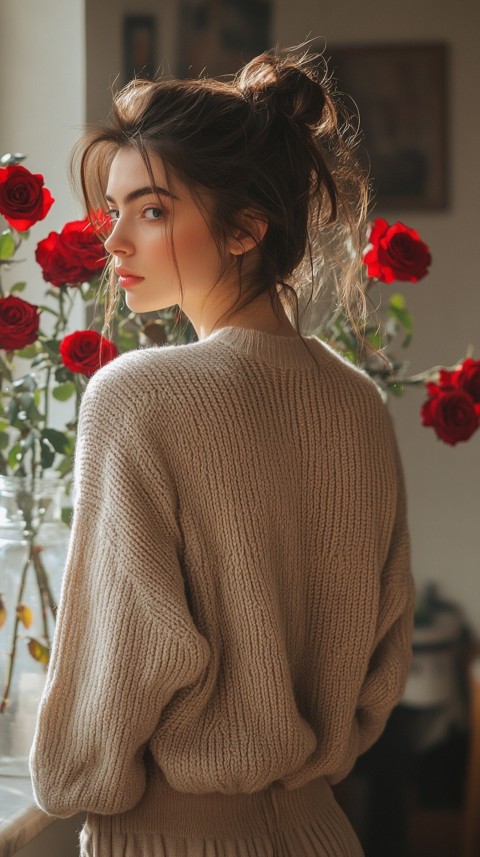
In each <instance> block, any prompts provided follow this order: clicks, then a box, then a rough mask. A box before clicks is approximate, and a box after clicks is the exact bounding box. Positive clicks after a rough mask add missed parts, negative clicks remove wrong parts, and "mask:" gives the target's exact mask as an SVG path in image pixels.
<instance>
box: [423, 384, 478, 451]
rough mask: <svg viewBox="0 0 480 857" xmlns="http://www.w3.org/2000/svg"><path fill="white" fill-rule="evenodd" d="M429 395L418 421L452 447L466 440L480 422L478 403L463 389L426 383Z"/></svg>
mask: <svg viewBox="0 0 480 857" xmlns="http://www.w3.org/2000/svg"><path fill="white" fill-rule="evenodd" d="M426 387H427V390H428V392H429V393H430V398H429V399H427V401H426V402H424V404H423V406H422V411H421V413H422V423H423V425H424V426H431V427H432V428H433V429H434V430H435V432H436V433H437V435H438V437H439V438H441V439H442V440H444V441H445V443H449V444H450V445H451V446H454V445H455V444H456V443H458V442H459V441H462V440H468V439H469V438H470V437H471V436H472V434H474V433H475V432H476V430H477V429H478V427H479V425H480V405H476V404H475V402H474V401H473V399H472V397H471V396H469V395H468V393H466V392H465V391H464V390H461V389H458V388H457V389H455V388H453V387H445V388H442V387H438V386H437V385H436V384H426Z"/></svg>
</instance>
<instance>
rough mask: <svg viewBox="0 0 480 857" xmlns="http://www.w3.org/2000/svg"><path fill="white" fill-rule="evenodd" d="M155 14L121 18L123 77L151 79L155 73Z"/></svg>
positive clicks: (127, 79)
mask: <svg viewBox="0 0 480 857" xmlns="http://www.w3.org/2000/svg"><path fill="white" fill-rule="evenodd" d="M156 29H157V28H156V19H155V15H125V17H124V19H123V78H124V81H123V82H124V83H128V81H129V80H132V79H133V78H134V77H140V78H147V79H148V80H151V79H152V78H153V77H154V76H155V73H156V70H157V64H156Z"/></svg>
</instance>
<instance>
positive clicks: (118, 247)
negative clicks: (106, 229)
mask: <svg viewBox="0 0 480 857" xmlns="http://www.w3.org/2000/svg"><path fill="white" fill-rule="evenodd" d="M104 247H105V250H106V251H107V253H110V255H111V256H127V255H129V254H130V253H132V242H131V241H130V240H129V238H128V236H127V235H126V234H125V228H124V227H123V226H121V224H120V221H119V220H117V221H115V223H114V226H113V229H112V231H111V232H110V235H109V236H108V238H107V240H106V241H105V244H104Z"/></svg>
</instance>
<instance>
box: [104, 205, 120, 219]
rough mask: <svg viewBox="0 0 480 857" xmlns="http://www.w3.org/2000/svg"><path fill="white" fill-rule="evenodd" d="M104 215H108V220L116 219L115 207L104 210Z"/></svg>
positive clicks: (117, 216) (117, 214)
mask: <svg viewBox="0 0 480 857" xmlns="http://www.w3.org/2000/svg"><path fill="white" fill-rule="evenodd" d="M105 215H106V217H109V218H110V220H118V218H119V213H118V211H117V209H116V208H108V209H107V211H106V212H105Z"/></svg>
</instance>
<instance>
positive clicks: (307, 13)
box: [87, 0, 480, 633]
mask: <svg viewBox="0 0 480 857" xmlns="http://www.w3.org/2000/svg"><path fill="white" fill-rule="evenodd" d="M176 2H177V0H168V2H167V0H164V2H155V0H137V2H136V3H135V4H134V3H133V2H128V0H115V2H114V3H113V2H112V3H108V4H107V3H105V2H104V3H98V0H87V13H88V14H87V49H88V116H89V118H90V119H97V118H100V117H103V116H104V115H105V114H106V112H107V110H108V105H109V95H108V82H109V80H113V78H114V76H115V74H116V73H118V72H121V20H122V15H123V14H124V13H125V12H129V11H130V12H132V11H138V12H155V11H156V13H157V15H158V24H159V51H160V53H159V58H160V60H166V61H167V63H168V62H169V63H170V64H171V65H172V67H173V68H174V56H175V47H176V42H177V38H178V36H179V35H181V34H177V21H176V14H175V9H176ZM272 2H273V0H272ZM479 32H480V4H479V3H478V0H458V2H456V3H452V2H451V0H404V2H403V3H401V4H398V3H397V2H396V0H382V2H379V0H370V2H363V3H360V2H359V0H335V2H332V0H329V2H328V3H327V2H318V0H317V2H312V0H295V3H294V4H293V3H292V2H291V0H276V3H275V15H274V33H273V38H272V43H273V42H276V41H278V42H279V43H280V44H282V45H284V46H285V45H293V44H296V43H299V42H301V41H302V40H304V39H305V38H306V37H318V38H319V39H326V41H327V44H328V43H330V44H334V43H335V44H341V43H345V44H348V43H368V42H370V43H371V42H375V43H385V44H387V43H391V42H412V41H415V42H418V41H445V42H446V43H447V44H448V45H449V47H450V59H451V85H450V93H449V100H450V109H449V134H450V148H451V157H450V161H451V163H450V170H451V204H450V207H449V209H448V210H446V211H437V212H424V213H419V212H408V213H407V212H401V219H402V220H404V221H406V222H407V223H408V224H409V225H410V226H413V227H415V228H417V229H418V230H419V231H420V234H421V235H422V237H423V239H424V240H425V241H427V243H428V244H429V245H430V247H431V250H432V254H433V266H432V269H431V274H430V275H429V276H428V278H427V279H425V280H423V281H421V282H420V283H419V284H417V285H407V286H405V288H404V289H403V292H404V294H405V295H406V298H407V301H408V305H409V306H410V308H411V310H412V312H413V314H414V321H415V334H414V340H413V343H412V346H411V347H410V348H409V349H408V352H406V356H407V357H408V358H409V359H410V361H411V367H412V371H414V372H417V371H421V370H422V369H425V368H428V367H430V366H433V365H437V364H443V365H449V364H452V363H454V362H456V361H457V360H459V359H461V358H462V357H463V356H464V355H465V348H466V346H467V345H468V344H470V343H471V344H472V345H474V346H475V357H477V358H480V324H479V321H480V287H479V270H480V258H479V255H480V253H479V248H480V241H479V240H478V238H477V233H478V230H479V226H480V218H479V213H478V200H479V199H480V170H479V169H478V153H477V146H478V140H479V139H480V115H479V112H478V110H477V109H476V108H477V103H478V97H477V83H478V80H479V79H480V54H479V52H478V34H479ZM399 217H400V213H399ZM389 218H390V219H391V220H394V219H397V218H396V217H395V213H394V212H393V213H392V212H389ZM395 288H396V286H395ZM385 289H386V292H387V294H390V293H391V290H392V287H385ZM422 401H423V393H422V392H421V391H417V390H410V391H408V392H407V394H406V395H405V397H404V398H403V399H401V400H399V401H394V402H392V405H391V408H392V412H393V414H394V419H395V423H396V426H397V432H398V437H399V441H400V446H401V451H402V455H403V460H404V466H405V472H406V477H407V487H408V493H409V504H410V525H411V534H412V548H413V562H414V572H415V577H416V580H417V582H418V584H419V585H421V584H422V583H423V582H425V581H430V580H436V581H439V582H440V583H441V586H442V590H443V592H444V594H445V596H447V597H451V598H453V599H458V601H459V602H460V603H461V605H462V606H463V607H464V609H465V612H466V615H467V618H468V619H469V620H470V622H471V623H472V625H473V626H474V627H475V628H476V630H477V631H478V632H479V633H480V558H479V557H480V550H479V546H478V543H477V538H476V537H477V530H479V529H480V431H479V432H478V434H477V435H475V436H474V437H473V438H472V439H471V440H470V441H469V442H468V443H465V444H459V445H457V446H455V447H449V446H447V445H446V444H444V443H442V442H441V441H437V440H436V437H435V435H434V433H433V430H432V429H426V428H423V427H422V426H421V423H420V416H419V410H420V406H421V402H422Z"/></svg>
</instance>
